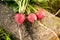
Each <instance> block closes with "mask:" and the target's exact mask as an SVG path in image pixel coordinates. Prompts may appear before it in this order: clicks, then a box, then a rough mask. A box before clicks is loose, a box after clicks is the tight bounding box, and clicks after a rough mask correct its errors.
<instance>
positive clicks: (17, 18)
mask: <svg viewBox="0 0 60 40" xmlns="http://www.w3.org/2000/svg"><path fill="white" fill-rule="evenodd" d="M14 20H15V22H16V23H17V24H18V25H21V24H22V23H23V22H24V20H25V15H24V14H20V13H18V14H16V15H15V16H14Z"/></svg>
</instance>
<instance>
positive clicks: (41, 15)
mask: <svg viewBox="0 0 60 40" xmlns="http://www.w3.org/2000/svg"><path fill="white" fill-rule="evenodd" d="M36 16H37V18H38V19H42V18H43V17H44V16H45V12H44V11H43V9H40V10H38V11H37V13H36Z"/></svg>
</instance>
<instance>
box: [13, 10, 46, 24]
mask: <svg viewBox="0 0 60 40" xmlns="http://www.w3.org/2000/svg"><path fill="white" fill-rule="evenodd" d="M44 16H45V12H44V11H43V10H42V9H40V10H38V11H37V12H36V14H34V13H30V14H29V15H28V16H27V19H28V21H29V22H31V23H33V22H34V21H35V20H37V19H38V20H41V19H42V18H43V17H44ZM14 19H15V22H16V23H17V24H18V25H21V24H22V23H23V22H24V21H25V19H26V18H25V15H24V14H20V13H18V14H16V15H15V16H14Z"/></svg>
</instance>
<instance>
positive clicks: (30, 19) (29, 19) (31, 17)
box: [28, 13, 37, 23]
mask: <svg viewBox="0 0 60 40" xmlns="http://www.w3.org/2000/svg"><path fill="white" fill-rule="evenodd" d="M35 20H37V17H36V15H35V14H34V13H30V14H29V15H28V21H29V22H31V23H33V22H34V21H35Z"/></svg>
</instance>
